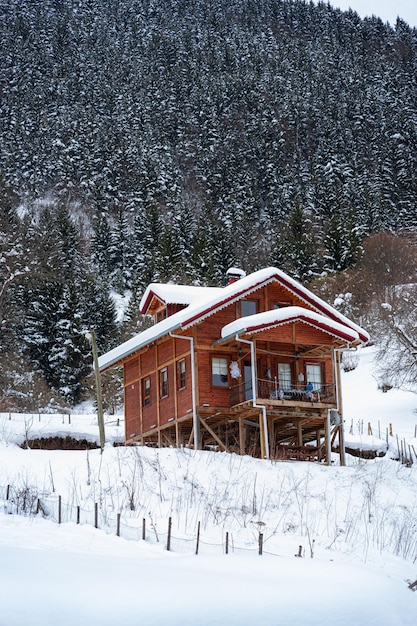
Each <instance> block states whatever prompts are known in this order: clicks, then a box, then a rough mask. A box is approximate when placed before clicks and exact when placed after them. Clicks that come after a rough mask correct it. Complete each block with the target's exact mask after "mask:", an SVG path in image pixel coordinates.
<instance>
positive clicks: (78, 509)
mask: <svg viewBox="0 0 417 626" xmlns="http://www.w3.org/2000/svg"><path fill="white" fill-rule="evenodd" d="M79 523H80V505H79V504H78V505H77V524H79Z"/></svg>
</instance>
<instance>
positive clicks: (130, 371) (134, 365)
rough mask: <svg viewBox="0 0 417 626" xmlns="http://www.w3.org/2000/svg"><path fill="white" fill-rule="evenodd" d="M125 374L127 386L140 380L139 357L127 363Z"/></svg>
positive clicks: (124, 369)
mask: <svg viewBox="0 0 417 626" xmlns="http://www.w3.org/2000/svg"><path fill="white" fill-rule="evenodd" d="M123 372H124V383H125V385H129V384H130V383H132V382H135V381H136V380H138V379H139V357H138V356H137V355H136V356H135V357H134V358H133V359H131V360H130V361H127V362H126V363H125V365H124V368H123Z"/></svg>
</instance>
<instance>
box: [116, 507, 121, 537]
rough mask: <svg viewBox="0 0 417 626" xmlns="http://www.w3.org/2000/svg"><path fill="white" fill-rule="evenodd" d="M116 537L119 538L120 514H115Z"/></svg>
mask: <svg viewBox="0 0 417 626" xmlns="http://www.w3.org/2000/svg"><path fill="white" fill-rule="evenodd" d="M116 535H117V536H118V537H120V513H118V514H117V530H116Z"/></svg>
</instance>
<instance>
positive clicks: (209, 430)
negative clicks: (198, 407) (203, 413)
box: [199, 417, 229, 452]
mask: <svg viewBox="0 0 417 626" xmlns="http://www.w3.org/2000/svg"><path fill="white" fill-rule="evenodd" d="M199 419H200V423H201V424H202V426H203V427H204V428H205V429H206V430H207V431H208V432H209V433H210V435H211V436H212V437H213V439H214V440H215V441H217V443H218V444H219V446H220V447H221V448H222V449H223V452H229V450H228V449H227V448H226V446H225V444H224V443H223V441H222V440H221V439H220V438H219V437H218V436H217V435H216V433H215V432H214V430H213V429H212V428H210V426H209V425H208V424H207V422H205V421H204V420H203V418H202V417H200V418H199Z"/></svg>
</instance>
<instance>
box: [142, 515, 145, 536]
mask: <svg viewBox="0 0 417 626" xmlns="http://www.w3.org/2000/svg"><path fill="white" fill-rule="evenodd" d="M142 539H143V541H145V539H146V519H145V518H143V519H142Z"/></svg>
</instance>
